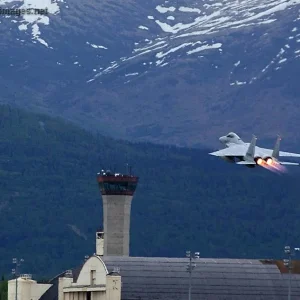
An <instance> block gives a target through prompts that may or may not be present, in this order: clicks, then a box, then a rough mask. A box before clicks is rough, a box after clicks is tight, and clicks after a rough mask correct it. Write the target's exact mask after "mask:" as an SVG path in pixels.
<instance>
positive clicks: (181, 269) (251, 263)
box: [102, 256, 300, 300]
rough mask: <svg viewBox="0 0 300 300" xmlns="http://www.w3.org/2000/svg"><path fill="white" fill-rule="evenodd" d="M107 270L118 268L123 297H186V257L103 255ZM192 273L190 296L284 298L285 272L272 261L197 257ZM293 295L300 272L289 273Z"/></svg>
mask: <svg viewBox="0 0 300 300" xmlns="http://www.w3.org/2000/svg"><path fill="white" fill-rule="evenodd" d="M102 259H103V261H104V262H105V264H106V266H107V269H108V271H111V270H113V268H114V267H119V268H120V275H121V280H122V300H150V299H151V300H160V299H163V300H169V299H170V300H179V299H180V300H182V299H187V295H188V284H189V277H188V272H187V271H186V266H187V263H188V258H157V257H116V256H106V257H103V258H102ZM196 264H197V266H196V267H195V269H194V270H193V274H192V296H193V297H194V298H193V299H205V300H229V299H230V300H237V299H243V300H254V299H255V300H262V299H263V300H281V299H286V297H287V291H288V290H287V282H288V281H287V276H288V275H287V274H282V273H281V272H280V270H279V268H278V267H277V265H276V264H275V263H274V264H272V263H264V262H262V261H260V260H251V259H208V258H200V259H198V260H197V261H196ZM292 295H293V296H294V297H295V298H297V297H298V298H299V299H300V275H299V274H292Z"/></svg>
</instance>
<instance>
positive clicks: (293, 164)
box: [279, 161, 299, 166]
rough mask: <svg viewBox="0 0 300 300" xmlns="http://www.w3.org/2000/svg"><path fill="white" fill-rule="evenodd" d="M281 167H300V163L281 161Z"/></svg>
mask: <svg viewBox="0 0 300 300" xmlns="http://www.w3.org/2000/svg"><path fill="white" fill-rule="evenodd" d="M279 163H280V164H281V165H290V166H299V163H294V162H288V161H280V162H279Z"/></svg>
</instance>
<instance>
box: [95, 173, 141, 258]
mask: <svg viewBox="0 0 300 300" xmlns="http://www.w3.org/2000/svg"><path fill="white" fill-rule="evenodd" d="M97 181H98V184H99V189H100V192H101V195H102V201H103V229H104V256H129V234H130V212H131V201H132V197H133V195H134V192H135V189H136V187H137V183H138V177H136V176H132V175H123V174H119V173H112V172H110V171H106V172H105V171H103V170H102V172H101V173H98V174H97Z"/></svg>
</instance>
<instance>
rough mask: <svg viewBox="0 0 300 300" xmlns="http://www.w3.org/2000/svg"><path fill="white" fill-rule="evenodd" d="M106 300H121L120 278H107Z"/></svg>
mask: <svg viewBox="0 0 300 300" xmlns="http://www.w3.org/2000/svg"><path fill="white" fill-rule="evenodd" d="M106 300H121V276H107V283H106Z"/></svg>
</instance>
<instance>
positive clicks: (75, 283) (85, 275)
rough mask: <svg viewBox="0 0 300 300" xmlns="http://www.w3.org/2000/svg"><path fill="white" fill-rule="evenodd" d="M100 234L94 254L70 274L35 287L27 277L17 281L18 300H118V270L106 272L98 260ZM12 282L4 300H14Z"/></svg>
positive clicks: (99, 259) (119, 296)
mask: <svg viewBox="0 0 300 300" xmlns="http://www.w3.org/2000/svg"><path fill="white" fill-rule="evenodd" d="M102 237H103V232H97V234H96V245H97V247H96V253H95V254H94V255H93V256H91V257H89V258H88V259H87V260H86V261H85V263H84V264H83V265H82V266H80V267H78V268H77V269H74V270H66V271H65V272H63V273H61V274H59V275H57V276H56V277H54V278H53V279H51V280H50V281H49V284H38V283H37V282H36V281H34V280H32V279H31V277H29V276H27V277H28V278H24V276H21V277H20V278H18V300H120V299H121V276H120V274H119V270H118V269H116V268H115V269H114V270H112V272H108V270H107V268H106V265H105V263H104V262H103V260H102V259H101V256H102V255H103V239H102ZM15 282H16V280H15V279H14V280H10V281H9V283H8V300H15V296H16V285H15Z"/></svg>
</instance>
